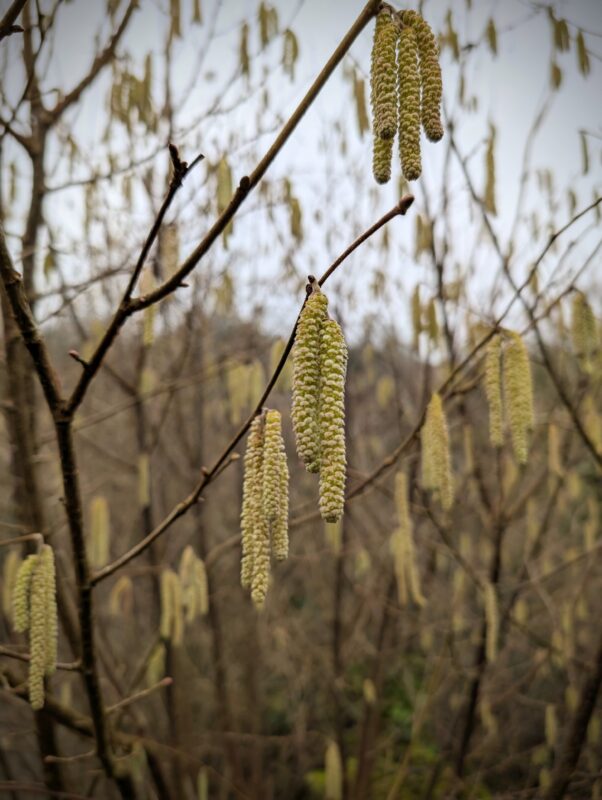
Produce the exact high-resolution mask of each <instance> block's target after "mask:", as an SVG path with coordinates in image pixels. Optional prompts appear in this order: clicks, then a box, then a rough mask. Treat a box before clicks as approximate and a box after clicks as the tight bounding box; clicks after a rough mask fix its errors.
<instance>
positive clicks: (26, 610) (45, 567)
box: [13, 544, 58, 710]
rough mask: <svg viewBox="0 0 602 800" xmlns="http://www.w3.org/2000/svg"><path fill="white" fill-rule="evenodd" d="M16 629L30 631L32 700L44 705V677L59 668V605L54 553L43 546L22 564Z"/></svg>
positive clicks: (37, 705) (15, 600)
mask: <svg viewBox="0 0 602 800" xmlns="http://www.w3.org/2000/svg"><path fill="white" fill-rule="evenodd" d="M13 613H14V624H15V629H16V630H17V631H19V632H23V633H24V632H26V631H29V702H30V703H31V707H32V708H33V709H36V710H37V709H40V708H42V707H43V705H44V677H45V676H47V675H52V674H53V673H54V672H55V670H56V658H57V632H58V622H57V608H56V578H55V567H54V552H53V550H52V547H50V545H47V544H45V545H42V547H41V548H40V551H39V552H38V553H37V554H36V555H31V556H28V557H27V559H25V561H24V562H23V563H22V564H21V567H20V569H19V572H18V574H17V578H16V581H15V589H14V595H13Z"/></svg>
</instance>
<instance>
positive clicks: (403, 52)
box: [397, 26, 422, 181]
mask: <svg viewBox="0 0 602 800" xmlns="http://www.w3.org/2000/svg"><path fill="white" fill-rule="evenodd" d="M397 75H398V91H399V155H400V158H401V168H402V171H403V174H404V177H405V178H406V179H407V180H409V181H415V180H417V179H418V178H419V177H420V173H421V171H422V166H421V162H420V78H419V75H418V44H417V40H416V33H415V30H414V28H413V27H411V26H406V27H404V28H403V29H402V31H401V34H400V36H399V63H398V69H397Z"/></svg>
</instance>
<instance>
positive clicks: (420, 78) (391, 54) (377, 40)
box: [370, 5, 443, 183]
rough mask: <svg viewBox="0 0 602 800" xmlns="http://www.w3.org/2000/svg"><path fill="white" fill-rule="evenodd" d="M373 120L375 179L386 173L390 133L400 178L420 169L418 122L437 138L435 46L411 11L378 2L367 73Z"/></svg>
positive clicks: (416, 175) (387, 176) (438, 92)
mask: <svg viewBox="0 0 602 800" xmlns="http://www.w3.org/2000/svg"><path fill="white" fill-rule="evenodd" d="M370 87H371V104H372V120H373V143H374V153H373V164H372V167H373V172H374V177H375V179H376V181H377V183H387V181H388V180H389V179H390V177H391V157H392V154H393V142H394V139H395V134H396V133H397V132H399V155H400V159H401V168H402V171H403V174H404V176H405V178H406V179H407V180H409V181H415V180H417V179H418V178H419V177H420V173H421V171H422V166H421V160H420V126H421V125H422V127H423V129H424V132H425V134H426V136H427V138H428V139H429V140H430V141H432V142H438V141H439V140H440V139H441V138H442V136H443V126H442V124H441V114H440V107H441V95H442V82H441V68H440V66H439V50H438V47H437V42H436V40H435V36H434V34H433V31H432V30H431V27H430V25H429V24H428V22H426V21H425V20H424V19H423V18H422V17H421V16H420V14H418V13H417V12H416V11H409V10H408V11H399V12H395V11H394V10H393V9H392V8H391V7H390V6H387V5H385V6H383V8H382V10H381V11H380V12H379V13H378V15H377V17H376V25H375V28H374V40H373V43H372V64H371V72H370Z"/></svg>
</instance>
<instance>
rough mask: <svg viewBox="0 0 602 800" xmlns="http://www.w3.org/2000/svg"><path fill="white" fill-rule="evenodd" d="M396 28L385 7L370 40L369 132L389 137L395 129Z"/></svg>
mask: <svg viewBox="0 0 602 800" xmlns="http://www.w3.org/2000/svg"><path fill="white" fill-rule="evenodd" d="M398 35H399V27H398V25H397V24H396V22H395V21H394V19H393V17H392V15H391V12H390V11H389V10H388V9H384V10H383V11H381V12H380V13H379V14H378V16H377V17H376V24H375V26H374V39H373V41H372V63H371V70H370V90H371V103H372V120H373V129H374V130H373V135H374V137H375V140H376V139H393V138H394V137H395V132H396V130H397V91H396V87H395V61H396V49H397V37H398Z"/></svg>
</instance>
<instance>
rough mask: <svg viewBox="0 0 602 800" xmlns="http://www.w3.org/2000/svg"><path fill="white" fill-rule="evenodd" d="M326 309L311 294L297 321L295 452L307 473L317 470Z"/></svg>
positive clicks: (319, 298)
mask: <svg viewBox="0 0 602 800" xmlns="http://www.w3.org/2000/svg"><path fill="white" fill-rule="evenodd" d="M327 306H328V299H327V298H326V295H325V294H323V293H322V292H321V291H319V290H318V291H314V292H312V293H311V294H310V296H309V297H308V298H307V302H306V303H305V306H304V307H303V310H302V311H301V314H300V317H299V324H298V326H297V333H296V337H295V346H294V348H293V407H292V418H293V428H294V431H295V437H296V441H297V452H298V453H299V457H300V458H301V460H302V461H303V462H304V463H305V466H306V468H307V470H308V471H309V472H318V470H319V468H320V432H319V427H318V401H319V396H320V331H321V329H322V324H323V322H324V319H325V316H326V308H327Z"/></svg>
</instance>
